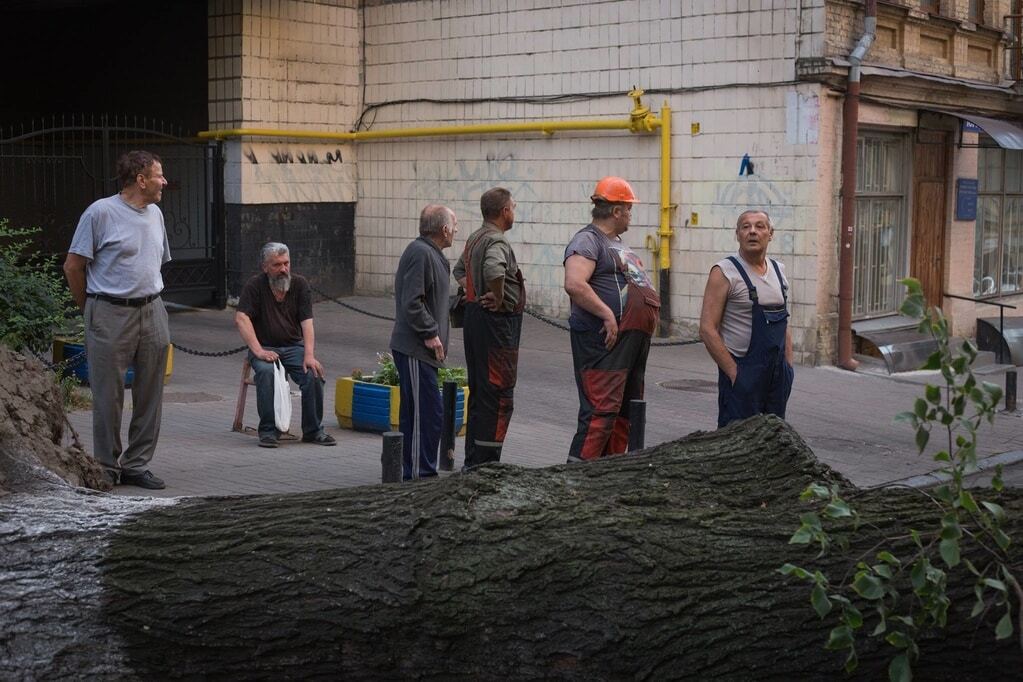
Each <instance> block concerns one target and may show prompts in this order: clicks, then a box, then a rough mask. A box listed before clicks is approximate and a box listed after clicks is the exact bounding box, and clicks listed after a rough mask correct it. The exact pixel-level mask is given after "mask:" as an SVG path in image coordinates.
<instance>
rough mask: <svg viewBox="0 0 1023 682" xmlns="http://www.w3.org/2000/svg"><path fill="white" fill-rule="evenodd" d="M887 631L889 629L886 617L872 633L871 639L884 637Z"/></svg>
mask: <svg viewBox="0 0 1023 682" xmlns="http://www.w3.org/2000/svg"><path fill="white" fill-rule="evenodd" d="M887 629H888V621H886V620H885V619H884V617H882V618H881V622H880V623H878V624H877V625H876V626H875V627H874V631H873V632H871V633H870V636H871V637H877V636H878V635H883V634H884V633H885V630H887Z"/></svg>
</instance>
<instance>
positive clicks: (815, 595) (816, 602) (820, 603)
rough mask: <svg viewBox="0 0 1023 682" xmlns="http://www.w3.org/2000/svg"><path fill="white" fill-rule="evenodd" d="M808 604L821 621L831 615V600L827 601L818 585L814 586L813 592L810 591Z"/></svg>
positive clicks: (822, 589)
mask: <svg viewBox="0 0 1023 682" xmlns="http://www.w3.org/2000/svg"><path fill="white" fill-rule="evenodd" d="M810 604H811V605H812V606H813V610H814V611H816V612H817V616H818V617H820V618H822V619H823V618H824V616H826V615H828V614H829V613H831V600H830V599H828V595H827V594H826V593H825V592H824V588H823V587H821V586H820V585H814V586H813V590H811V591H810Z"/></svg>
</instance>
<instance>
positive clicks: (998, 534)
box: [991, 528, 1012, 551]
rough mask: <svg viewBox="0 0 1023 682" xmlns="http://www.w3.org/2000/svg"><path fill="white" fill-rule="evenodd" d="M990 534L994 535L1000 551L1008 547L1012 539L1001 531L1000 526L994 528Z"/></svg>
mask: <svg viewBox="0 0 1023 682" xmlns="http://www.w3.org/2000/svg"><path fill="white" fill-rule="evenodd" d="M991 535H993V536H994V538H995V542H997V543H998V546H999V547H1000V548H1001V549H1002V551H1005V550H1007V549H1009V545H1011V544H1012V540H1010V539H1009V536H1008V535H1006V534H1005V533H1004V532H1002V529H1001V528H995V529H994V530H993V531H991Z"/></svg>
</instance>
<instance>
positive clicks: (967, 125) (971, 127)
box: [963, 119, 984, 133]
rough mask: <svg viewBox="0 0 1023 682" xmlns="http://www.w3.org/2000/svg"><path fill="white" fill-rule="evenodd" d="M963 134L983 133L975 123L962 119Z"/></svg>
mask: <svg viewBox="0 0 1023 682" xmlns="http://www.w3.org/2000/svg"><path fill="white" fill-rule="evenodd" d="M963 132H964V133H982V132H984V129H983V128H981V127H980V126H979V125H977V124H976V123H974V122H973V121H967V120H966V119H963Z"/></svg>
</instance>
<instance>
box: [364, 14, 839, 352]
mask: <svg viewBox="0 0 1023 682" xmlns="http://www.w3.org/2000/svg"><path fill="white" fill-rule="evenodd" d="M800 7H802V10H800V9H799V8H800ZM823 11H824V10H823V0H803V1H802V2H799V1H798V0H692V1H687V2H679V1H677V0H616V1H611V0H607V1H604V2H600V1H579V2H572V1H570V0H508V1H506V2H505V1H498V0H465V1H460V2H455V1H445V0H432V1H427V0H414V1H410V2H382V3H381V2H373V1H372V0H369V1H368V2H366V3H365V6H364V8H363V21H364V24H365V29H364V30H365V46H366V47H365V55H366V71H365V73H366V84H365V85H366V88H365V97H366V104H367V105H373V104H384V106H380V107H377V108H374V110H373V111H372V112H371V113H370V114H369V115H367V116H366V119H367V120H368V121H370V122H371V124H372V127H373V128H374V129H382V128H397V127H407V126H432V125H458V124H468V123H479V122H487V121H495V122H499V121H517V120H536V119H554V120H560V119H598V118H599V119H605V118H627V117H628V113H629V110H630V109H631V106H632V102H631V100H630V99H629V98H628V97H627V96H626V92H627V91H628V90H629V89H630V88H631V87H632V86H634V85H635V86H639V87H642V88H644V89H646V90H647V91H655V90H660V91H662V92H660V93H656V94H649V95H646V96H645V97H644V103H645V104H647V105H648V106H650V107H651V108H652V109H653V110H654V112H655V113H657V112H658V111H659V109H660V106H661V104H662V102H663V101H667V102H668V104H669V105H670V106H671V108H672V111H673V115H672V127H673V137H672V184H671V201H672V202H673V203H675V204H678V208H677V209H676V210H675V211H674V213H673V216H672V226H673V227H674V228H675V229H676V237H675V239H674V240H673V249H672V285H671V288H672V311H671V312H672V316H673V317H674V318H675V320H676V321H677V322H678V323H680V324H681V325H683V326H687V325H688V326H694V325H695V323H696V321H697V320H698V317H699V311H700V303H701V300H702V293H703V287H704V283H705V281H706V275H707V272H708V270H709V268H710V266H711V265H712V264H713V263H714V262H715V261H716V260H718V259H719V258H721V257H722V256H723V255H725V254H727V253H729V252H731V251H733V250H734V248H735V242H734V237H733V228H734V221H735V218H736V217H737V215H738V213H739V212H740V211H741V210H743V209H745V208H747V207H750V206H763V207H766V208H767V209H768V210H769V211H770V212H771V213H772V215H773V217H774V218H775V221H776V224H777V229H778V232H777V235H776V238H775V241H774V243H773V245H772V251H773V253H774V254H775V255H777V256H778V257H779V258H780V259H781V260H783V261H784V262H785V263H786V265H787V267H788V270H789V277H790V279H792V281H793V292H792V293H793V298H794V301H795V310H794V312H795V318H794V323H795V326H796V327H797V328H800V329H801V330H803V331H809V334H808V335H807V334H804V333H803V332H802V331H801V332H799V333H797V335H796V337H797V339H801V338H803V336H807V338H812V336H813V328H814V327H815V325H816V321H817V319H818V317H819V315H820V314H821V312H820V305H821V302H820V301H819V300H818V296H817V291H816V281H817V278H818V273H817V249H818V243H817V242H818V240H819V230H820V227H821V224H822V220H830V213H829V212H830V206H824V207H822V206H821V203H822V201H821V199H820V187H819V179H820V178H821V177H822V174H823V176H824V177H826V178H830V173H831V170H830V168H831V163H832V162H831V161H830V156H833V152H832V151H831V150H829V149H823V150H822V148H821V146H820V140H821V139H822V138H826V139H829V140H830V139H832V137H833V136H832V135H831V134H830V132H829V131H826V130H822V125H824V126H826V125H832V124H830V123H827V122H826V121H830V120H831V119H829V118H826V117H825V118H824V119H822V117H821V113H820V112H821V104H822V103H821V101H820V100H821V98H822V97H823V96H824V95H823V94H822V92H821V91H820V90H819V88H817V87H816V86H808V85H804V86H799V87H796V86H794V85H792V84H791V81H792V80H793V79H794V75H795V63H794V59H795V56H796V55H797V53H799V54H805V52H806V50H808V49H811V48H808V47H807V45H808V44H810V43H812V42H813V41H818V42H819V40H820V35H819V34H820V32H821V31H823V24H824V20H823ZM800 27H801V28H802V33H799V30H800ZM523 96H525V97H532V98H534V101H533V102H523V101H517V102H502V101H479V100H487V99H490V100H493V99H494V98H504V97H523ZM402 100H405V101H407V100H415V101H412V102H407V103H404V104H387V103H389V102H395V101H402ZM422 100H448V101H450V100H463V101H461V102H459V103H444V104H440V103H430V102H425V101H422ZM695 123H699V124H700V130H699V133H698V134H693V132H692V125H693V124H695ZM824 133H828V134H827V135H825V134H824ZM358 152H359V159H358V175H359V185H358V192H359V203H358V208H357V213H356V230H357V250H358V253H357V263H356V265H357V270H358V272H357V279H356V286H357V288H358V289H359V290H360V291H362V292H387V291H390V289H391V287H392V278H393V272H394V266H395V264H396V262H397V258H398V256H399V255H400V253H401V251H402V249H403V248H404V246H405V245H406V244H407V243H408V241H409V240H410V239H412V238H414V236H415V235H416V233H417V218H418V213H419V210H420V209H421V208H422V206H423V205H425V204H426V203H429V202H441V203H445V204H447V205H449V206H451V207H452V208H453V209H454V210H455V211H456V213H457V215H458V217H459V221H460V229H461V231H460V234H459V238H458V239H457V241H456V245H455V247H454V248H452V249H450V250H449V253H448V255H449V257H450V258H451V259H452V260H454V258H455V257H457V253H458V251H459V250H460V248H461V246H462V245H463V244H464V238H465V237H466V236H467V235H468V234H469V232H471V231H472V230H473V229H475V227H476V226H478V224H479V221H480V217H479V208H478V201H479V195H480V194H481V193H482V192H483V191H485V190H486V189H488V188H490V187H492V186H495V185H501V186H504V187H507V188H508V189H510V190H511V191H512V193H513V194H514V195H515V198H516V200H517V202H518V207H519V208H518V211H517V225H516V227H515V229H514V230H513V232H512V233H511V234H510V235H509V236H510V239H511V241H512V243H513V244H514V245H515V248H516V251H517V253H518V256H519V261H520V263H521V264H522V265H523V269H524V274H525V277H526V279H527V287H528V288H529V292H530V299H531V302H532V303H533V304H537V305H541V306H542V307H543V308H545V309H546V310H547V311H548V312H552V313H559V314H563V313H565V312H566V309H567V298H566V296H565V294H564V293H563V291H562V288H561V285H562V277H563V270H562V268H561V262H562V255H563V250H564V246H565V244H566V243H567V242H568V240H569V238H570V237H571V235H572V234H573V233H574V232H575V231H576V230H578V229H579V228H581V227H582V226H583V225H585V224H586V223H587V222H588V215H589V208H590V204H589V200H588V197H589V196H590V194H591V193H592V191H593V185H594V183H595V181H596V180H597V179H598V178H600V177H602V176H604V175H609V174H614V175H621V176H623V177H625V178H627V179H628V180H629V181H630V182H632V183H633V186H634V187H635V189H636V191H637V193H638V194H639V196H640V199H641V200H642V201H643V203H641V204H640V205H639V206H637V208H636V210H635V211H634V214H633V226H632V228H631V229H630V231H629V232H628V234H627V235H626V241H627V242H628V243H629V244H630V245H631V246H633V248H634V249H636V250H637V252H638V253H640V254H641V256H642V258H643V260H644V262H645V263H646V264H647V265H648V269H650V270H651V272H652V271H653V267H652V266H653V260H654V259H653V254H652V252H651V251H649V250H647V249H646V248H645V243H646V241H647V237H652V236H653V235H655V233H656V230H657V224H658V220H659V206H658V202H659V193H660V189H659V174H660V169H659V158H660V142H659V135H658V134H656V133H655V134H649V135H636V134H631V133H628V132H612V131H607V132H599V133H572V132H566V133H558V134H555V135H553V136H543V135H541V134H519V135H509V134H504V135H487V136H475V137H471V138H456V137H450V138H425V139H418V140H405V141H387V140H384V141H379V142H372V143H370V142H366V143H360V144H359V145H358ZM743 154H749V155H750V158H751V159H752V161H753V164H754V174H753V175H748V176H742V177H740V176H739V174H738V171H739V164H740V161H741V159H742V156H743ZM822 156H824V157H826V158H823V159H822V158H821V157H822ZM693 213H697V214H698V218H699V221H698V226H690V227H685V226H684V225H685V222H686V220H687V219H689V218H690V217H691V214H693ZM824 214H827V215H824ZM823 305H824V306H825V307H826V306H827V305H829V303H828V301H827V300H826V299H825V300H824V302H823ZM807 350H808V351H811V350H812V349H811V348H807Z"/></svg>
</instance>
